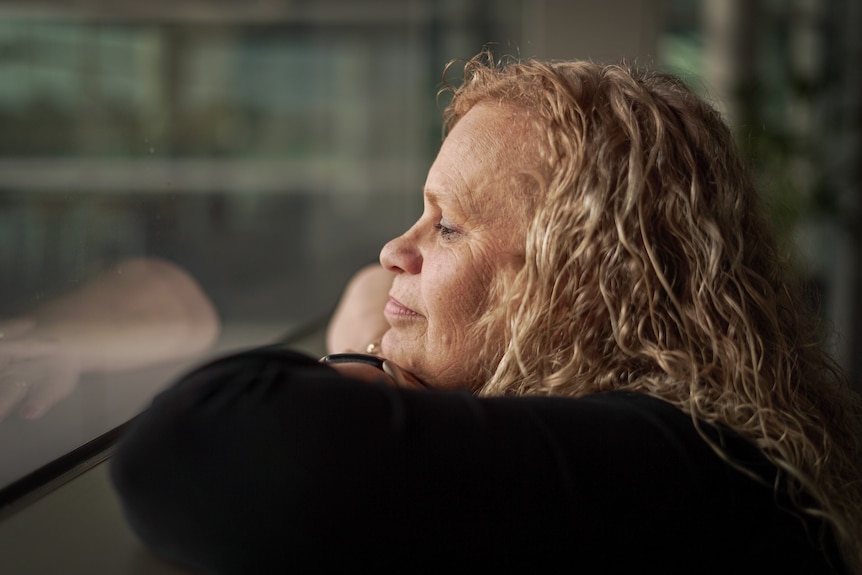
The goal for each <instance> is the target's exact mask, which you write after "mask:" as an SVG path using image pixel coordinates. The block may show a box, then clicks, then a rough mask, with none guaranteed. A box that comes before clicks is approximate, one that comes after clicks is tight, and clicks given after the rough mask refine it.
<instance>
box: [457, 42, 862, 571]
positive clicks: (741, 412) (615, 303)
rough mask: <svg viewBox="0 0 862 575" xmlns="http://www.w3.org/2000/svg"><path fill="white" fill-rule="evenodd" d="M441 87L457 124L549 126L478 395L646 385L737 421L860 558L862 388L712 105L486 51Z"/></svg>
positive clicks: (633, 72)
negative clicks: (480, 108) (802, 284)
mask: <svg viewBox="0 0 862 575" xmlns="http://www.w3.org/2000/svg"><path fill="white" fill-rule="evenodd" d="M444 77H445V75H444ZM445 90H448V91H450V92H451V96H452V99H451V102H450V103H449V104H448V106H447V107H446V109H445V111H444V130H445V131H446V132H448V131H449V130H451V129H452V127H453V126H454V125H455V124H456V123H457V122H458V120H459V119H460V118H462V117H463V116H464V115H465V114H466V113H467V112H468V111H469V110H470V109H471V108H472V107H473V106H475V105H476V104H478V103H484V104H487V103H496V104H500V105H509V106H515V107H517V108H522V109H525V110H527V111H528V112H530V114H528V115H529V117H530V118H532V120H533V121H534V122H535V123H537V124H538V125H539V126H540V127H541V128H542V132H541V133H543V134H546V135H547V138H546V139H545V141H543V142H540V144H539V145H540V147H541V157H542V161H543V163H544V165H543V166H540V168H539V171H540V173H541V174H542V178H541V179H542V181H541V182H539V184H540V188H541V193H540V195H539V198H538V200H536V201H535V202H533V203H534V204H535V209H534V214H533V216H532V222H531V224H530V227H529V230H528V232H527V238H526V246H525V261H526V263H525V265H524V267H523V269H522V270H521V271H520V272H519V273H518V275H517V277H516V278H515V279H514V280H512V279H511V278H507V280H506V281H505V282H502V281H501V282H498V285H495V286H492V292H493V294H494V298H495V300H496V301H497V302H499V305H497V306H494V309H492V311H490V312H489V313H487V314H485V315H484V316H483V317H482V318H481V320H480V321H479V322H478V323H477V325H476V326H475V329H476V330H478V332H479V333H480V334H481V335H482V336H483V337H484V338H485V341H488V342H489V344H488V345H487V347H486V349H485V350H484V352H483V357H484V359H485V362H484V365H485V366H486V369H487V375H488V379H487V383H486V384H485V385H484V387H483V388H482V389H481V390H480V391H479V393H480V394H481V395H562V396H570V397H578V396H582V395H585V394H590V393H596V392H603V391H608V390H632V391H638V392H643V393H646V394H649V395H652V396H655V397H657V398H660V399H663V400H666V401H668V402H670V403H672V404H674V405H676V406H677V407H679V408H680V409H681V410H683V411H684V412H686V413H688V414H690V415H691V417H692V420H693V421H694V423H695V425H696V426H698V425H699V424H700V422H707V423H710V424H720V425H724V426H727V427H728V428H730V429H732V430H734V431H735V432H737V433H739V434H740V435H742V436H743V437H745V438H747V439H748V440H750V441H751V442H753V443H754V444H755V445H756V446H757V447H759V448H760V450H761V451H762V452H763V453H764V454H765V455H766V457H767V458H768V459H769V460H770V461H771V462H772V463H773V464H774V465H775V466H776V468H777V469H778V473H779V480H777V481H776V489H777V485H778V484H781V485H786V489H787V490H788V493H789V496H790V497H791V499H792V501H793V502H794V503H795V504H796V505H797V506H798V508H800V509H802V510H803V511H805V512H806V513H810V514H812V515H814V516H817V517H819V518H822V519H825V525H827V528H831V530H832V532H833V533H834V534H835V537H836V539H837V540H838V542H839V545H840V547H841V549H842V551H843V555H844V558H845V561H846V563H847V564H848V566H850V568H851V570H852V571H854V572H856V571H860V570H862V545H860V541H862V464H860V454H862V447H860V441H862V433H860V428H859V421H860V412H862V410H861V409H860V400H859V397H858V396H857V395H856V394H855V393H854V392H853V391H852V390H851V389H850V388H849V386H848V384H847V382H846V377H845V375H844V374H843V373H842V371H841V369H840V368H839V367H838V366H837V365H836V364H835V363H834V362H833V361H832V360H831V359H830V357H829V356H828V355H827V354H826V353H825V351H824V347H823V345H822V342H821V341H819V340H818V339H817V337H818V336H819V335H822V332H821V331H820V330H819V328H818V327H817V325H816V324H815V323H814V320H815V318H816V316H815V314H814V313H812V312H810V311H809V310H808V309H807V308H806V307H805V304H804V300H803V298H802V297H801V295H800V293H801V292H800V289H799V287H798V285H797V284H796V283H794V282H793V281H791V279H790V277H791V276H790V275H789V273H788V269H789V265H787V264H786V263H782V262H781V261H780V259H779V257H778V256H777V252H776V244H775V240H774V238H773V236H772V232H771V231H770V229H771V228H770V225H769V224H768V222H767V219H766V217H765V216H764V213H765V211H764V210H763V208H762V206H761V205H760V199H759V197H758V194H757V191H756V190H755V188H754V186H753V184H752V181H751V179H750V178H749V176H748V175H747V173H746V169H745V167H744V165H743V162H742V161H741V159H740V156H739V154H738V152H737V151H736V147H735V143H734V141H733V137H732V134H731V132H730V130H729V129H728V127H727V126H726V124H725V122H724V121H723V120H722V118H721V117H720V115H719V114H718V113H717V112H716V111H715V109H713V108H712V107H711V106H710V105H709V104H707V103H706V102H705V101H704V100H703V99H701V98H700V97H698V96H697V95H696V94H695V93H693V92H692V91H691V90H690V89H688V88H687V87H686V86H685V85H684V84H683V82H681V81H680V80H679V79H677V78H675V77H672V76H670V75H666V74H660V73H656V72H648V71H642V70H638V69H635V68H632V67H629V66H628V65H625V64H620V65H599V64H596V63H592V62H588V61H561V62H551V61H537V60H530V61H524V62H520V61H514V60H512V61H506V62H497V61H495V59H494V57H493V55H491V54H490V53H489V52H483V53H481V54H479V55H478V56H476V57H474V58H473V59H471V60H469V61H468V62H466V66H465V71H464V79H463V82H461V83H460V84H459V85H457V86H447V87H446V88H445ZM500 333H503V334H505V336H504V337H503V338H502V339H501V338H499V337H491V334H500ZM704 438H705V440H707V441H709V440H708V439H707V438H706V435H704ZM711 445H713V448H714V449H716V451H718V452H719V454H720V455H722V456H723V457H725V458H726V459H728V460H729V462H730V463H731V464H734V465H737V466H738V467H739V466H740V464H739V463H737V462H734V461H732V460H730V459H731V458H730V456H729V455H727V454H726V453H724V452H723V451H722V449H721V446H720V445H716V444H714V442H711ZM743 470H744V468H743ZM744 471H745V470H744Z"/></svg>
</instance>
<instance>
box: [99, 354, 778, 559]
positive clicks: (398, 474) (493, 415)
mask: <svg viewBox="0 0 862 575" xmlns="http://www.w3.org/2000/svg"><path fill="white" fill-rule="evenodd" d="M111 475H112V480H113V482H114V485H115V488H116V490H117V493H118V495H119V498H120V500H121V502H122V504H123V507H124V510H125V513H126V516H127V518H128V521H129V522H130V524H131V526H132V528H133V529H134V530H135V531H136V533H137V534H138V535H139V536H140V538H141V539H142V540H143V541H144V542H145V543H146V544H147V545H148V546H149V547H150V548H151V549H153V550H154V551H155V552H156V553H157V554H159V555H161V556H163V557H165V558H167V559H169V560H173V561H176V562H179V563H181V564H184V565H187V566H190V567H192V568H194V569H198V570H202V571H203V572H206V573H270V572H278V573H291V572H298V573H306V572H334V571H335V570H338V569H341V570H343V569H345V568H347V569H349V570H358V569H359V567H363V570H364V567H370V568H374V567H377V568H378V569H383V570H384V571H385V572H395V571H397V572H402V573H419V572H438V573H439V572H449V571H451V569H449V568H450V567H452V566H453V565H458V566H459V567H461V568H464V567H466V566H468V565H478V566H481V567H483V568H486V569H489V568H515V567H516V566H523V565H530V566H531V567H532V568H533V569H535V568H539V569H541V567H542V566H550V565H556V564H558V563H560V562H563V563H566V562H571V561H573V558H575V557H576V558H577V560H576V561H577V564H578V565H579V566H580V567H581V568H587V569H589V568H590V566H591V565H592V566H595V565H600V564H601V565H605V567H606V568H607V567H608V566H613V565H616V566H617V568H622V565H623V564H628V565H643V564H644V562H646V563H650V564H653V565H654V564H655V562H656V561H659V560H661V559H660V558H661V557H664V559H663V561H665V562H666V561H668V558H669V557H670V556H672V557H673V561H672V564H673V565H684V563H679V561H680V560H683V561H684V560H685V558H686V557H689V556H697V555H701V554H703V553H709V552H710V549H711V546H713V545H714V544H715V538H716V536H717V535H716V534H717V533H718V534H719V535H720V537H721V538H723V539H722V540H721V541H719V543H721V544H722V548H723V549H724V551H725V552H731V553H732V552H733V550H732V549H729V548H728V544H729V543H733V542H732V541H730V540H731V539H733V541H736V540H737V539H739V540H741V541H745V540H746V533H748V532H749V531H751V533H752V534H754V533H756V532H757V530H758V529H761V527H762V525H763V524H764V523H763V522H764V521H765V522H767V523H768V522H770V521H773V517H772V511H771V509H772V504H771V496H770V493H769V492H768V490H766V491H765V492H761V491H760V487H759V486H757V484H756V483H755V482H753V481H751V480H749V479H748V478H747V477H744V476H742V475H741V474H739V473H737V472H736V471H734V470H733V469H732V468H731V467H730V466H728V465H726V464H724V463H723V462H722V461H720V460H719V459H718V458H717V457H715V455H714V454H713V452H712V451H711V450H710V449H709V448H708V447H707V445H706V443H705V442H703V440H702V439H701V438H700V437H699V436H698V435H697V434H696V432H695V431H694V429H693V427H692V426H691V423H690V421H689V419H688V418H687V416H685V415H683V414H682V413H681V412H679V411H678V410H676V409H675V408H673V407H671V406H669V405H667V404H664V403H663V402H660V401H658V400H655V399H652V398H649V397H646V396H640V395H638V394H619V393H616V394H606V395H597V396H591V397H587V398H583V399H578V400H574V399H562V398H488V399H481V398H476V397H473V396H472V395H470V394H468V393H466V392H437V391H423V390H403V389H394V388H391V387H388V386H385V385H383V384H382V383H381V384H379V385H376V384H368V383H365V382H360V381H354V380H351V379H349V378H345V377H343V376H341V375H340V374H339V373H338V372H336V371H335V370H333V369H331V368H329V367H327V366H324V365H320V364H319V363H317V362H316V361H314V360H313V359H311V358H308V357H306V356H304V355H301V354H298V353H295V352H292V351H289V350H284V349H276V348H263V349H259V350H253V351H249V352H244V353H240V354H236V355H233V356H229V357H226V358H222V359H220V360H217V361H214V362H211V363H209V364H207V365H205V366H202V367H201V368H199V369H197V370H195V371H193V372H191V373H189V374H188V375H187V376H185V377H183V378H182V379H181V380H180V381H179V382H178V383H176V384H175V385H174V386H172V387H171V388H169V389H168V390H166V391H165V392H163V393H162V394H161V395H159V396H158V397H157V398H156V399H155V400H154V401H153V403H152V405H151V407H150V408H149V409H148V410H147V411H145V412H144V413H143V414H141V416H140V417H139V418H138V419H137V420H136V421H135V422H134V424H133V426H132V428H131V429H130V431H129V432H128V434H127V435H126V436H125V437H124V439H123V440H122V441H121V444H120V445H119V447H118V450H117V452H116V454H115V455H114V457H113V459H112V462H111ZM699 515H700V517H698V516H699ZM683 518H688V519H683ZM728 525H732V527H733V529H734V530H735V531H736V532H735V534H734V535H733V537H732V538H731V537H729V536H727V535H725V534H723V533H724V531H725V530H727V529H726V528H727V527H728ZM752 536H753V535H752ZM710 539H712V540H710ZM763 539H764V537H763V535H762V534H760V536H759V540H760V543H759V544H760V545H761V546H763V545H764V543H763V541H762V540H763ZM748 541H749V543H750V542H751V539H749V540H748ZM737 551H738V552H741V551H740V550H739V549H737ZM714 557H715V556H713V563H715V561H719V562H721V561H723V560H724V559H715V558H714ZM686 567H687V568H690V567H691V566H690V565H687V566H686ZM457 570H458V569H456V571H457ZM672 571H673V570H672V569H671V570H665V571H664V572H672ZM686 571H688V569H686ZM339 572H340V571H339ZM702 572H706V571H702Z"/></svg>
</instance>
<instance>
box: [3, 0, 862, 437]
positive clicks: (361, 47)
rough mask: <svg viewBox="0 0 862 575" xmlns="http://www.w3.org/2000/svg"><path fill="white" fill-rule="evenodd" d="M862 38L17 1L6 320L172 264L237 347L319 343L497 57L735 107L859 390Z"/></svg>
mask: <svg viewBox="0 0 862 575" xmlns="http://www.w3.org/2000/svg"><path fill="white" fill-rule="evenodd" d="M859 30H862V3H860V2H856V1H852V0H583V1H572V0H364V1H356V0H148V1H147V2H131V1H118V0H53V1H49V0H20V1H10V0H3V1H0V317H11V316H13V315H15V314H17V313H20V312H22V311H26V310H28V309H30V308H32V307H34V306H36V305H38V304H39V303H41V302H43V301H45V300H46V299H48V298H51V297H53V296H54V295H56V294H59V293H63V292H64V291H66V290H68V289H71V288H73V287H74V286H76V285H79V284H80V283H81V282H82V281H84V280H85V279H86V278H88V277H91V276H92V274H93V273H95V272H97V271H99V270H101V269H104V268H106V267H107V266H109V265H110V264H112V263H114V262H116V261H118V260H120V259H122V258H126V257H130V256H138V255H153V256H159V257H164V258H167V259H170V260H172V261H174V262H176V263H178V264H179V265H181V266H182V267H184V268H185V269H187V270H189V271H190V272H191V273H192V274H193V275H194V276H195V277H196V278H197V279H198V281H199V282H200V283H201V285H202V286H203V287H204V289H205V290H206V291H207V292H208V293H209V294H210V295H211V296H212V297H213V300H214V301H215V303H216V305H217V307H218V309H219V313H220V314H221V316H222V319H223V321H224V322H225V333H226V334H227V335H226V337H230V336H231V334H241V337H239V336H238V337H239V339H237V341H252V342H258V343H264V342H267V341H270V340H272V339H274V338H277V337H279V336H281V335H283V334H285V333H290V332H291V331H293V330H298V329H302V328H303V327H304V326H308V325H314V322H318V321H319V320H321V318H325V317H326V316H327V315H328V314H329V313H330V312H331V310H332V309H333V307H334V305H335V303H336V300H337V297H338V295H339V293H340V290H341V288H342V287H343V285H344V282H345V281H346V279H347V278H348V277H349V276H350V274H351V273H352V272H353V271H355V270H356V269H357V268H359V267H360V266H361V265H363V264H365V263H368V262H371V261H374V260H376V258H377V254H378V252H379V249H380V247H381V246H382V245H383V243H384V242H385V241H386V240H388V239H389V238H391V237H393V236H395V235H397V234H399V233H401V232H402V231H403V230H404V229H406V228H407V227H408V226H409V225H410V224H411V223H412V221H413V220H414V219H415V218H416V217H417V216H418V214H419V212H420V211H421V188H422V185H423V183H424V179H425V174H426V172H427V169H428V167H429V166H430V164H431V162H432V160H433V158H434V155H435V153H436V151H437V148H438V147H439V144H440V140H441V128H440V113H439V112H440V111H439V108H438V103H437V101H436V94H437V91H438V89H439V87H440V85H441V80H442V73H443V69H444V67H445V65H446V64H447V62H449V61H450V60H452V59H456V58H464V57H469V56H472V55H474V54H476V53H477V52H479V51H480V50H481V49H482V48H483V47H486V46H487V47H490V48H491V49H492V50H493V51H495V52H496V53H497V54H498V55H514V56H517V57H522V58H527V57H531V56H538V57H549V58H586V59H592V60H596V61H604V62H614V61H617V60H620V59H628V60H635V61H638V62H641V63H644V64H649V65H652V66H656V67H659V68H662V69H666V70H669V71H672V72H675V73H678V74H680V75H682V76H683V77H684V78H685V79H686V80H687V81H688V82H690V83H691V84H692V86H694V87H695V88H696V89H697V90H698V91H699V92H701V93H702V94H704V95H705V96H707V97H708V98H710V99H713V100H714V101H715V102H716V103H717V105H719V107H720V108H721V109H722V111H723V112H724V113H725V114H726V116H727V118H728V121H729V122H730V124H731V126H732V127H733V129H734V130H735V132H736V134H737V135H738V139H739V142H740V145H741V146H742V147H743V149H744V150H745V153H746V154H747V155H748V157H749V160H750V162H751V165H752V167H753V169H754V170H755V174H756V177H757V179H758V181H759V183H760V185H761V189H762V191H763V194H764V197H765V198H766V200H767V201H768V203H769V205H770V208H771V210H772V213H773V216H774V218H775V222H776V225H777V228H778V230H779V234H780V238H781V242H782V249H783V250H784V251H785V253H786V255H787V257H791V258H793V259H794V260H795V262H796V265H798V266H799V267H800V269H801V270H802V271H803V272H804V274H805V276H806V278H807V281H808V282H809V283H810V284H811V285H812V286H813V287H814V288H815V292H816V294H818V296H819V299H818V301H819V306H820V310H821V313H822V314H823V316H824V317H825V318H826V319H827V320H828V321H829V322H830V324H831V325H832V326H834V330H835V337H834V338H833V339H832V343H831V345H832V346H833V347H834V350H833V351H834V352H835V354H836V356H837V357H838V359H839V361H840V362H841V363H842V364H843V365H844V366H845V367H846V368H847V369H848V370H849V371H850V372H851V374H852V375H853V377H854V381H858V380H859V378H860V376H862V363H860V357H862V354H860V353H858V351H859V348H860V346H862V337H860V336H862V332H860V329H862V306H860V305H859V304H860V296H859V295H858V294H859V291H860V290H859V288H860V273H862V265H860V264H862V251H860V248H862V237H860V226H858V225H857V224H856V220H857V216H858V213H859V210H860V206H859V199H860V179H862V178H860V167H862V143H860V134H862V68H860V66H859V62H860V61H862V47H860V34H859ZM90 397H92V395H91V396H90ZM99 402H101V403H99ZM96 403H97V404H99V405H101V404H103V403H104V401H102V400H99V399H97V400H96ZM103 409H106V408H104V406H103ZM132 409H134V408H132ZM128 416H129V414H128V413H120V414H119V415H117V416H116V417H107V416H106V417H104V418H103V420H104V425H105V426H109V425H113V424H115V423H116V419H117V417H119V418H120V419H122V418H124V417H128ZM81 417H82V418H89V419H92V418H91V417H90V416H88V415H82V416H81ZM7 435H8V434H7Z"/></svg>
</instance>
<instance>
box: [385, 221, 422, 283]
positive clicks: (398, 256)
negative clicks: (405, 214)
mask: <svg viewBox="0 0 862 575" xmlns="http://www.w3.org/2000/svg"><path fill="white" fill-rule="evenodd" d="M380 264H381V265H382V266H383V267H384V268H386V269H388V270H389V271H392V272H396V273H400V272H406V273H409V274H418V273H419V272H420V271H421V270H422V255H421V254H420V253H419V249H418V247H417V246H416V242H415V240H414V239H413V237H412V234H411V230H407V232H405V233H404V234H402V235H400V236H398V237H397V238H393V239H391V240H389V241H388V242H386V245H384V246H383V249H382V250H380Z"/></svg>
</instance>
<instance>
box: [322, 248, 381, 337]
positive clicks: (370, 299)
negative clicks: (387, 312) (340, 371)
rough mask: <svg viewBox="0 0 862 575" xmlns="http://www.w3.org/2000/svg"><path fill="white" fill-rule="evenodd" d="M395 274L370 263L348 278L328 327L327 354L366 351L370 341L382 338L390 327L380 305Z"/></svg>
mask: <svg viewBox="0 0 862 575" xmlns="http://www.w3.org/2000/svg"><path fill="white" fill-rule="evenodd" d="M394 277H395V274H394V273H392V272H390V271H389V270H386V269H384V268H383V267H382V266H380V265H379V264H373V265H369V266H365V267H364V268H362V269H360V270H359V271H358V272H356V274H354V276H353V277H352V278H350V281H349V282H348V283H347V286H346V287H345V289H344V293H343V294H342V296H341V299H340V300H339V302H338V306H337V307H336V309H335V312H334V313H333V314H332V319H331V320H330V322H329V326H328V328H327V332H326V349H327V351H328V352H329V353H341V352H347V351H358V352H366V351H368V345H369V344H370V343H372V342H374V341H376V340H379V339H380V338H381V337H383V334H384V333H385V332H386V330H388V329H389V323H388V322H387V321H386V318H385V317H384V315H383V308H384V307H386V302H387V300H388V299H389V290H390V288H391V287H392V280H393V279H394Z"/></svg>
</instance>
